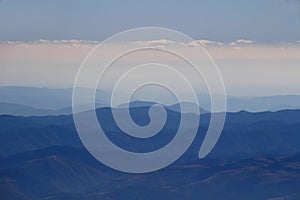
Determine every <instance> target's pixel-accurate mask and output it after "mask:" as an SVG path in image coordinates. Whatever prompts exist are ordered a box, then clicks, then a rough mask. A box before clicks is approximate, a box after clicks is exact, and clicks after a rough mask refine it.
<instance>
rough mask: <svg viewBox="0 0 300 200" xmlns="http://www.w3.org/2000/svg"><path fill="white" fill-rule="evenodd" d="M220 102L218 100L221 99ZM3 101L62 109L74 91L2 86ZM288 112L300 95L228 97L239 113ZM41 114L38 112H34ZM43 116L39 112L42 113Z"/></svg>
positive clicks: (102, 100) (203, 101)
mask: <svg viewBox="0 0 300 200" xmlns="http://www.w3.org/2000/svg"><path fill="white" fill-rule="evenodd" d="M89 91H90V89H86V88H81V92H82V95H83V96H84V94H86V92H89ZM160 96H161V97H162V98H165V99H164V102H168V97H167V96H162V95H160ZM198 98H199V101H200V107H201V109H203V112H202V113H205V111H207V112H209V111H210V110H211V109H210V108H211V106H210V97H209V96H208V95H201V94H198ZM217 99H218V98H217ZM0 102H2V103H13V104H19V105H24V106H29V107H32V108H35V109H45V110H60V109H64V108H70V107H71V106H72V88H67V89H49V88H33V87H13V86H2V87H0ZM149 103H150V104H151V102H148V103H147V102H144V101H141V100H136V101H134V103H133V104H132V103H130V106H131V107H135V106H137V107H141V106H147V105H149ZM96 104H99V105H101V107H102V106H109V105H110V93H109V92H108V91H103V90H97V92H96ZM120 107H128V106H127V104H121V105H120ZM170 109H171V110H174V111H178V110H179V108H178V105H177V106H176V104H175V105H174V106H171V107H170ZM284 109H300V95H282V96H280V95H278V96H268V97H247V98H245V97H230V96H229V97H228V100H227V111H228V112H237V111H241V110H246V111H249V112H261V111H276V110H284ZM34 112H37V111H34ZM38 113H39V112H38Z"/></svg>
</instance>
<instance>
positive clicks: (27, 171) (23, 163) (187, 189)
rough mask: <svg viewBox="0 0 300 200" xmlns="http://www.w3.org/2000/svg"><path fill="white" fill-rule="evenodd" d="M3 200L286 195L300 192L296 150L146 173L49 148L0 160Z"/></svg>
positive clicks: (79, 151)
mask: <svg viewBox="0 0 300 200" xmlns="http://www.w3.org/2000/svg"><path fill="white" fill-rule="evenodd" d="M0 161H1V162H0V163H1V165H0V167H1V168H0V194H1V198H3V199H21V200H22V199H154V198H155V199H199V198H200V197H201V199H224V200H226V199H228V200H229V199H245V200H247V199H249V200H250V199H258V200H259V199H269V200H271V199H276V198H277V199H286V200H296V199H299V197H300V192H299V190H298V189H299V187H300V154H296V155H294V156H289V157H272V158H271V157H258V158H253V159H244V160H239V161H228V160H222V161H221V160H211V159H204V160H199V161H197V162H195V163H191V164H185V165H183V164H182V165H181V164H179V165H172V166H169V167H167V168H165V169H163V170H160V171H156V172H152V173H148V174H126V173H120V172H117V171H114V170H112V169H109V168H107V167H105V166H103V165H102V164H100V163H99V162H97V161H96V160H95V159H94V158H92V157H91V156H90V154H88V152H86V150H84V149H80V148H71V147H58V146H56V147H50V148H46V149H42V150H37V151H31V152H25V153H20V154H17V155H14V156H10V157H6V158H2V159H0Z"/></svg>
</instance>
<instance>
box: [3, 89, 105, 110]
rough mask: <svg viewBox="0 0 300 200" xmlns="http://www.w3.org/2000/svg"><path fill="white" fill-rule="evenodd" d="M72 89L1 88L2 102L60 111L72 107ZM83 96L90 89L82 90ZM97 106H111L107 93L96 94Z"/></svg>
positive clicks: (99, 92)
mask: <svg viewBox="0 0 300 200" xmlns="http://www.w3.org/2000/svg"><path fill="white" fill-rule="evenodd" d="M72 90H73V89H72V88H66V89H50V88H34V87H14V86H1V87H0V102H3V103H13V104H19V105H25V106H29V107H32V108H35V109H46V110H59V109H64V108H70V107H72ZM80 91H81V93H82V95H84V94H86V93H87V92H90V89H86V88H81V89H80ZM96 104H99V105H109V99H108V98H107V92H105V91H102V90H101V91H100V90H98V91H97V92H96Z"/></svg>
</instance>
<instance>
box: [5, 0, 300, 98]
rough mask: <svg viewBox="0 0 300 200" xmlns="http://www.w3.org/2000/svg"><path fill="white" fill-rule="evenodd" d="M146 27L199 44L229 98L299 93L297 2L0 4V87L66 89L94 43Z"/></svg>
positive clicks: (18, 0) (26, 0) (33, 0)
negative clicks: (176, 33) (174, 33)
mask: <svg viewBox="0 0 300 200" xmlns="http://www.w3.org/2000/svg"><path fill="white" fill-rule="evenodd" d="M149 26H154V27H164V28H170V29H174V30H177V31H180V32H182V33H184V34H187V35H188V36H190V37H192V38H193V39H195V40H197V41H198V42H199V43H201V45H202V46H204V47H205V48H206V49H207V51H208V52H209V53H210V55H211V56H212V57H213V59H214V60H215V62H216V64H217V65H218V67H219V68H220V71H221V73H222V75H223V79H224V83H225V87H226V90H227V92H228V94H229V95H233V96H266V95H278V94H300V80H299V75H300V65H299V64H300V1H299V0H252V1H248V0H227V1H222V0H203V1H191V0H188V1H170V0H166V1H161V0H160V1H159V0H153V1H142V0H140V1H130V0H128V1H115V0H112V1H96V0H88V1H77V0H74V1H66V0H0V27H1V28H0V29H1V30H0V33H1V34H0V85H21V86H34V87H63V88H65V87H72V85H73V82H74V79H75V75H76V72H77V70H78V68H79V66H80V64H81V63H82V61H83V59H84V58H85V57H86V56H87V54H88V53H89V52H90V51H91V50H92V49H93V47H95V46H96V44H98V43H99V42H101V41H103V40H105V39H107V38H108V37H110V36H111V35H113V34H117V33H119V32H121V31H125V30H127V29H132V28H137V27H149ZM158 39H160V40H158V41H155V42H156V43H157V44H156V45H166V42H165V41H164V39H166V38H158ZM138 42H143V44H150V43H151V42H152V43H153V41H138ZM119 47H120V46H119ZM114 48H118V46H115V47H114ZM114 48H109V49H108V52H114V51H115V50H116V49H114Z"/></svg>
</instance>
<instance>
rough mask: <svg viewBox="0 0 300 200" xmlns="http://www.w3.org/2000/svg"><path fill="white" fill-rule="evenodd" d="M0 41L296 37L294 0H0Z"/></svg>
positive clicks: (299, 11)
mask: <svg viewBox="0 0 300 200" xmlns="http://www.w3.org/2000/svg"><path fill="white" fill-rule="evenodd" d="M0 26H1V34H0V40H2V41H3V40H23V41H24V40H25V41H26V40H38V39H50V40H53V39H84V40H100V41H101V40H103V39H105V38H106V37H108V36H110V35H112V34H115V33H118V32H120V31H124V30H126V29H130V28H136V27H143V26H159V27H167V28H171V29H175V30H178V31H181V32H183V33H185V34H188V35H190V36H191V37H193V38H195V39H210V40H219V41H225V42H226V41H233V40H236V39H239V38H247V39H251V40H255V41H258V42H260V43H280V42H283V41H287V42H294V41H296V40H299V39H300V1H299V0H251V1H249V0H202V1H201V0H200V1H199V0H198V1H192V0H189V1H180V2H179V1H178V2H177V1H171V0H151V1H141V0H136V1H115V0H110V1H97V0H88V1H77V0H73V1H71V0H70V1H66V0H1V1H0Z"/></svg>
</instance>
